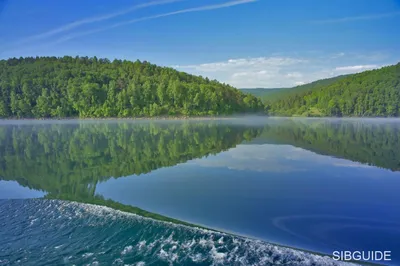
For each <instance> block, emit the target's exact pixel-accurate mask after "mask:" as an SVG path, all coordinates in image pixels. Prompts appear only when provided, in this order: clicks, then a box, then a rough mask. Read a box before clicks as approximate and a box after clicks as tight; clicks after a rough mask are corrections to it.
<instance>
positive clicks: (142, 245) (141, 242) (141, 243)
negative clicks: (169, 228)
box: [138, 240, 146, 250]
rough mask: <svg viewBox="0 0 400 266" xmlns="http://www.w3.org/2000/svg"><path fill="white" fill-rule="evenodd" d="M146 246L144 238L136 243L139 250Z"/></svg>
mask: <svg viewBox="0 0 400 266" xmlns="http://www.w3.org/2000/svg"><path fill="white" fill-rule="evenodd" d="M145 246H146V240H143V241H140V242H139V243H138V248H139V250H141V249H142V248H144V247H145Z"/></svg>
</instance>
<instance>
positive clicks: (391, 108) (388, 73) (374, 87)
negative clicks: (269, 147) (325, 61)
mask: <svg viewBox="0 0 400 266" xmlns="http://www.w3.org/2000/svg"><path fill="white" fill-rule="evenodd" d="M265 103H266V110H267V111H268V113H269V114H272V115H283V116H358V117H367V116H369V117H372V116H373V117H387V116H388V117H391V116H399V115H400V110H399V103H400V63H399V64H397V65H393V66H387V67H383V68H381V69H377V70H370V71H365V72H362V73H359V74H353V75H348V76H344V77H343V76H340V77H337V78H335V79H333V80H332V79H328V80H321V81H317V82H315V83H314V84H313V83H311V84H307V85H304V86H302V87H300V88H299V87H297V89H290V90H287V91H286V92H285V93H283V92H282V93H280V95H279V97H276V98H274V99H271V100H266V101H265Z"/></svg>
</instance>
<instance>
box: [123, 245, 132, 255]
mask: <svg viewBox="0 0 400 266" xmlns="http://www.w3.org/2000/svg"><path fill="white" fill-rule="evenodd" d="M132 250H133V246H126V247H125V248H124V250H122V251H121V255H126V254H128V253H130V252H132Z"/></svg>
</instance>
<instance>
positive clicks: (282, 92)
mask: <svg viewBox="0 0 400 266" xmlns="http://www.w3.org/2000/svg"><path fill="white" fill-rule="evenodd" d="M347 76H349V75H341V76H337V77H333V78H327V79H320V80H317V81H314V82H311V83H307V84H304V85H299V86H296V87H291V88H254V89H250V88H243V89H240V90H241V91H242V92H244V93H248V94H251V95H254V96H256V97H260V98H261V99H262V100H263V101H264V102H269V101H272V100H277V99H279V98H284V97H285V96H286V95H288V94H291V93H293V92H296V93H298V92H305V91H307V90H310V89H313V88H316V87H319V86H327V85H330V84H332V83H334V82H336V81H338V80H340V79H343V78H345V77H347Z"/></svg>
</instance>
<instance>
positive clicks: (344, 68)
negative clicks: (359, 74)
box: [335, 65, 379, 72]
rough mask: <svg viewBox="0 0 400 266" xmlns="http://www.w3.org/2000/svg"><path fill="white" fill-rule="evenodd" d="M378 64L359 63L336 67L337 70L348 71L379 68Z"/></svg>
mask: <svg viewBox="0 0 400 266" xmlns="http://www.w3.org/2000/svg"><path fill="white" fill-rule="evenodd" d="M378 67H379V66H378V65H358V66H344V67H336V68H335V70H336V71H346V72H354V71H363V70H368V69H374V68H378Z"/></svg>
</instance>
